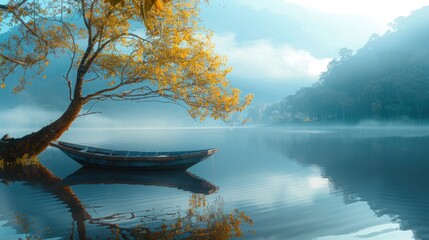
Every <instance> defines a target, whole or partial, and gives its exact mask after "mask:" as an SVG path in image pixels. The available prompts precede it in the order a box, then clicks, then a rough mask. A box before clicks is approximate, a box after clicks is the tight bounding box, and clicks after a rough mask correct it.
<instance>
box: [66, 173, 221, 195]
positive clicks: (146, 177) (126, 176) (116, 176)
mask: <svg viewBox="0 0 429 240" xmlns="http://www.w3.org/2000/svg"><path fill="white" fill-rule="evenodd" d="M80 184H126V185H143V186H158V187H169V188H176V189H179V190H183V191H189V192H192V193H198V194H205V195H209V194H212V193H215V192H216V191H217V190H218V189H219V187H217V186H215V185H213V184H212V183H210V182H208V181H207V180H205V179H203V178H201V177H198V176H196V175H195V174H192V173H190V172H188V171H147V170H143V171H142V170H140V171H139V170H121V171H116V170H112V169H90V168H85V167H82V168H80V169H78V170H77V171H75V172H74V173H72V174H70V175H68V176H67V177H65V178H64V179H63V180H61V182H60V183H59V185H64V186H73V185H80Z"/></svg>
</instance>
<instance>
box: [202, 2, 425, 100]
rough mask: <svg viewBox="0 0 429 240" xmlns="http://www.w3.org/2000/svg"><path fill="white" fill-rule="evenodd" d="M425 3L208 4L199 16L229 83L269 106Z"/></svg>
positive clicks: (313, 80)
mask: <svg viewBox="0 0 429 240" xmlns="http://www.w3.org/2000/svg"><path fill="white" fill-rule="evenodd" d="M426 5H429V0H408V1H385V0H383V1H370V0H359V1H356V0H323V1H321V0H266V1H260V0H228V1H227V0H214V1H213V0H212V1H210V4H209V6H208V7H207V9H206V12H205V13H204V14H203V16H204V17H203V19H204V20H205V22H204V24H205V25H206V26H208V27H209V28H210V29H212V30H213V31H214V42H215V44H216V49H217V51H218V53H220V54H223V55H227V56H228V59H229V64H230V65H231V66H232V67H233V69H234V70H233V72H232V73H231V75H230V78H231V79H232V82H233V83H235V84H236V85H237V86H238V87H240V88H242V89H243V90H244V91H249V92H253V93H254V94H255V102H256V103H272V102H276V101H279V100H281V99H282V98H284V97H285V96H286V95H288V94H292V93H294V92H295V91H296V90H298V89H299V88H301V87H306V86H310V85H311V84H312V83H314V82H316V81H317V79H318V76H319V75H320V73H321V72H323V71H325V70H326V67H327V64H328V63H329V61H330V60H332V59H333V58H335V57H337V53H338V50H339V49H341V48H343V47H347V48H350V49H353V50H357V49H359V48H360V47H362V46H363V45H364V44H365V42H366V41H367V40H368V39H369V37H370V36H371V35H372V34H374V33H377V34H379V35H382V34H383V33H385V32H386V31H388V30H389V23H391V22H392V21H394V19H396V18H397V17H399V16H407V15H409V14H410V13H411V12H412V11H414V10H417V9H419V8H421V7H423V6H426Z"/></svg>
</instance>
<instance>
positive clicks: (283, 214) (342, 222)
mask: <svg viewBox="0 0 429 240" xmlns="http://www.w3.org/2000/svg"><path fill="white" fill-rule="evenodd" d="M61 140H64V141H70V142H76V143H79V144H89V145H94V146H100V147H105V148H113V149H127V150H147V151H173V150H194V149H203V148H211V147H217V148H219V149H220V151H219V152H218V153H216V154H215V155H214V157H212V158H209V159H207V160H206V161H204V162H202V163H200V164H198V165H196V166H194V167H192V168H190V169H188V172H181V173H175V174H171V175H168V174H167V175H166V174H160V175H159V176H157V175H156V174H155V175H153V174H152V175H151V174H147V175H146V176H145V177H144V178H142V177H141V175H143V173H141V174H140V173H125V174H124V173H114V172H103V171H101V172H99V171H94V172H91V171H88V170H85V169H80V165H79V164H77V163H75V162H74V161H73V160H71V159H70V158H68V157H67V156H65V155H64V154H63V153H61V152H60V151H59V150H57V149H53V148H48V149H47V150H46V151H45V152H44V153H43V154H42V155H41V156H40V158H41V162H42V163H43V164H44V165H45V166H46V167H47V168H48V169H49V170H50V171H51V172H52V173H53V175H54V176H55V179H56V180H52V181H53V182H54V183H52V182H46V181H43V180H40V179H39V180H38V181H34V180H33V181H30V180H28V179H27V180H26V179H23V178H22V177H21V178H16V177H15V179H11V178H10V176H9V177H7V176H4V175H5V174H3V175H2V176H3V183H2V184H0V236H1V237H0V238H1V239H18V238H19V237H23V236H26V235H27V236H29V235H35V236H40V237H42V238H44V239H69V238H73V239H78V236H81V237H82V235H80V234H83V233H82V232H84V234H85V236H87V237H93V238H97V237H98V238H103V237H106V236H115V234H116V235H117V236H122V237H123V238H125V237H128V238H134V237H136V236H142V235H139V234H138V232H137V230H136V229H140V231H146V232H144V233H145V234H147V232H148V231H153V232H157V231H158V232H159V231H162V227H161V226H162V225H163V224H167V225H169V224H175V223H177V221H178V219H185V218H186V217H189V209H192V211H193V210H195V209H196V210H198V209H199V211H201V214H202V215H204V213H203V212H204V211H211V212H216V213H217V214H221V215H222V214H223V215H222V216H229V215H228V214H231V213H236V212H234V211H235V209H236V211H239V212H240V213H241V212H243V214H245V216H248V217H249V218H251V219H252V221H253V222H254V225H251V224H247V223H243V224H241V225H240V228H241V230H242V232H243V234H244V237H246V238H249V239H362V238H363V239H429V225H428V224H427V223H428V222H429V188H428V187H427V184H428V183H429V174H427V172H428V170H429V161H428V157H427V156H428V153H429V148H428V147H427V146H429V131H427V130H425V129H423V128H419V129H411V128H391V129H388V128H383V129H378V128H360V129H359V128H356V129H346V128H343V129H340V128H336V129H333V128H332V129H327V128H324V129H302V128H295V129H292V128H263V129H176V130H171V129H170V130H135V129H131V130H103V131H102V130H71V131H69V132H67V133H66V134H65V135H64V136H63V137H62V139H61ZM33 172H34V171H33ZM139 175H140V177H139ZM59 184H62V185H61V186H62V187H61V188H58V185H59ZM53 186H54V187H53ZM68 186H69V187H68ZM212 187H216V189H217V191H216V192H215V193H212V194H209V191H210V189H211V188H212ZM58 189H60V190H58ZM198 199H200V200H201V199H203V200H204V204H205V205H204V206H203V208H198V207H195V202H196V200H198ZM193 204H194V205H193ZM85 214H88V215H90V216H91V218H90V219H88V218H84V217H82V216H85ZM206 216H208V215H206ZM218 216H220V215H218ZM234 216H236V217H238V218H239V216H238V215H237V214H235V215H234ZM216 221H218V220H216ZM194 223H195V221H194ZM113 226H116V227H113ZM139 227H140V228H139ZM192 227H194V228H198V227H200V228H201V227H202V225H201V223H200V225H197V224H196V223H195V224H194V225H192ZM142 229H144V230H142ZM132 230H134V231H135V232H133V233H132ZM115 231H116V232H115ZM118 234H119V235H118ZM133 234H134V235H133ZM145 236H147V235H145ZM180 236H181V237H190V235H186V234H184V235H183V234H182V235H180Z"/></svg>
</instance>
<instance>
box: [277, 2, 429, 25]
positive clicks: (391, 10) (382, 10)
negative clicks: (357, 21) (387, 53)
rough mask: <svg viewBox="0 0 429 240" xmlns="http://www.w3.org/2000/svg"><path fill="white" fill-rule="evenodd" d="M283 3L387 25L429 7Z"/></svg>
mask: <svg viewBox="0 0 429 240" xmlns="http://www.w3.org/2000/svg"><path fill="white" fill-rule="evenodd" d="M283 2H284V3H293V4H297V5H300V6H302V7H306V8H312V9H315V10H318V11H322V12H326V13H332V14H354V15H366V16H369V17H373V18H375V19H378V20H380V21H383V22H384V23H385V24H387V23H389V22H392V21H393V20H394V19H395V18H397V17H399V16H407V15H409V14H410V13H411V12H412V11H414V10H417V9H419V8H422V7H423V6H426V5H429V0H409V1H386V0H382V1H373V0H360V1H356V0H324V1H320V0H283Z"/></svg>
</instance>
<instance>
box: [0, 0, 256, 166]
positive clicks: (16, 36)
mask: <svg viewBox="0 0 429 240" xmlns="http://www.w3.org/2000/svg"><path fill="white" fill-rule="evenodd" d="M160 2H161V1H160V0H156V1H153V0H148V1H143V0H140V1H137V0H105V1H101V0H80V1H76V0H62V1H36V0H34V1H27V0H19V1H18V0H11V1H9V3H8V4H7V5H0V9H1V10H2V11H1V14H2V15H1V19H2V21H1V25H0V26H1V27H13V29H12V30H11V31H9V32H8V33H7V34H8V35H7V39H6V40H5V41H3V42H1V43H0V82H1V84H2V85H1V86H2V88H6V89H9V88H10V87H9V86H13V88H12V89H13V91H14V92H15V93H19V92H20V91H23V90H24V89H25V88H26V87H27V86H28V84H29V82H30V80H31V79H36V80H37V78H44V77H45V75H44V70H45V68H46V67H48V66H49V63H50V61H52V58H53V57H55V56H59V55H64V54H67V55H68V56H69V57H70V65H69V68H68V71H67V72H66V73H65V74H64V79H59V81H64V80H65V82H66V83H67V84H66V85H67V86H68V90H69V91H68V92H69V96H68V98H69V100H70V104H69V106H68V108H67V109H66V110H65V111H64V113H63V115H62V116H60V117H59V118H58V119H57V120H55V121H54V122H52V123H51V124H49V125H47V126H45V127H43V128H42V129H40V130H39V131H37V132H35V133H32V134H29V135H27V136H24V137H22V138H20V139H10V140H8V141H7V142H3V143H2V144H0V159H1V158H3V159H9V160H11V159H16V158H19V157H23V156H26V157H33V156H36V155H38V154H39V153H40V152H42V151H43V150H44V149H45V148H46V147H47V146H48V145H49V143H50V142H51V141H53V140H56V139H58V138H59V137H60V136H61V135H62V133H63V132H65V131H66V130H67V129H68V128H69V127H70V125H71V124H72V122H73V120H74V119H76V118H77V117H78V116H79V114H80V112H81V110H82V108H83V106H84V105H86V104H89V103H94V102H97V101H105V100H117V101H126V100H138V101H142V102H151V101H162V102H169V103H176V104H180V105H183V106H185V107H186V108H187V110H188V112H189V114H190V115H191V116H192V117H193V118H198V119H200V120H204V119H205V118H206V117H207V116H211V117H213V118H215V119H218V118H221V119H224V120H226V119H227V117H228V116H229V115H230V114H231V113H233V112H239V111H242V110H243V109H244V108H245V107H246V106H247V105H248V104H249V103H250V102H251V100H252V95H247V96H246V97H245V98H243V99H241V98H240V90H239V89H236V88H232V87H231V86H230V84H229V81H228V80H227V79H226V76H227V74H228V73H229V72H230V71H231V68H229V67H227V66H226V59H225V58H224V57H222V56H219V55H216V54H215V53H214V49H213V48H214V46H213V44H212V43H211V35H212V34H211V33H210V32H209V31H208V30H206V29H205V28H203V27H201V26H200V20H199V19H198V14H199V11H200V8H199V6H200V1H199V0H188V1H171V2H169V1H162V2H169V3H168V4H164V5H160ZM150 3H152V5H151V4H150ZM145 4H146V5H145ZM157 4H158V5H157ZM153 5H156V6H157V7H156V8H153V7H152V6H153ZM132 25H133V26H137V27H144V28H145V33H144V34H138V33H137V32H135V31H133V30H132V28H131V26H132ZM12 73H21V74H20V78H19V79H11V75H12ZM72 76H73V77H72ZM93 82H101V83H104V84H103V85H102V87H99V89H97V90H94V91H92V92H91V89H88V87H87V86H88V85H90V84H92V83H93ZM97 86H99V85H97ZM88 91H90V92H88Z"/></svg>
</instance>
